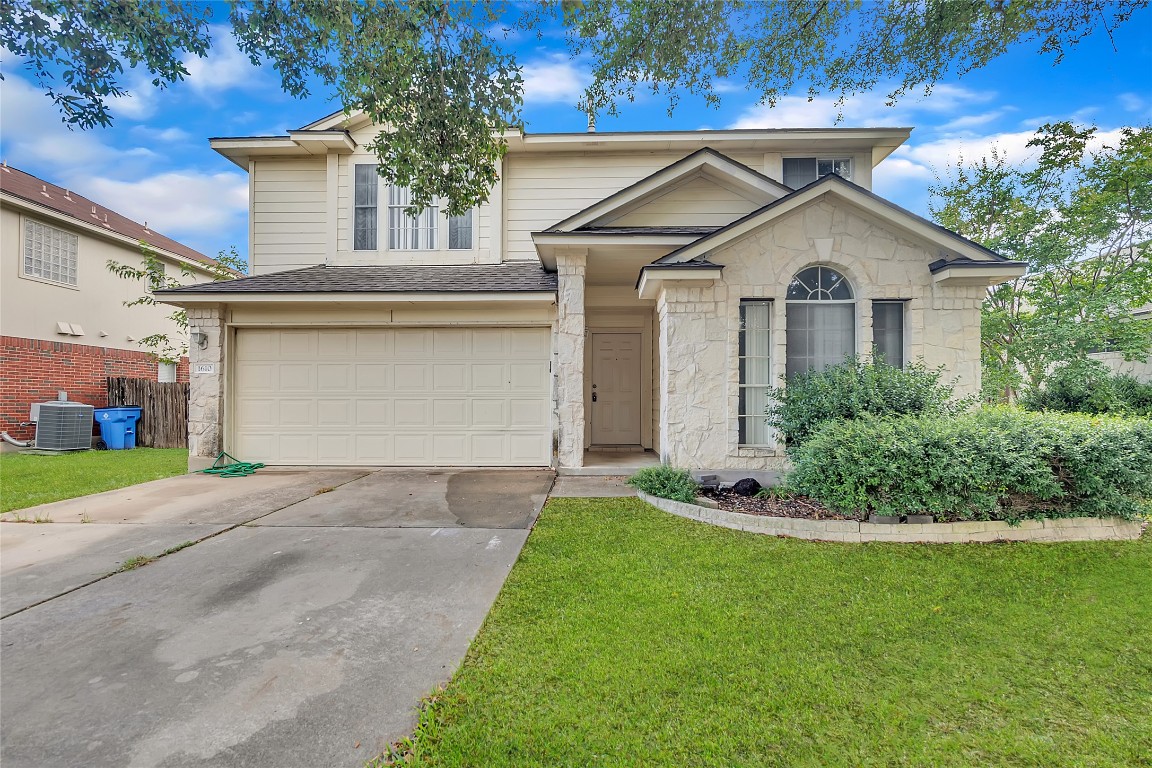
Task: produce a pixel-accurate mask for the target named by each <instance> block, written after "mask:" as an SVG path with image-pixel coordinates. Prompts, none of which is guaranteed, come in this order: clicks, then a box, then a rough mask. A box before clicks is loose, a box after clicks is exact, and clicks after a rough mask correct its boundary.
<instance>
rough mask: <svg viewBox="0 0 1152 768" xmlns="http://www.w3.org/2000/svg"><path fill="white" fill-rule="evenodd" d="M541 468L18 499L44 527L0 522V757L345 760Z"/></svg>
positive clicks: (445, 641)
mask: <svg viewBox="0 0 1152 768" xmlns="http://www.w3.org/2000/svg"><path fill="white" fill-rule="evenodd" d="M552 480H553V476H552V473H550V472H533V471H511V470H494V471H485V472H454V471H439V470H435V471H427V472H420V471H402V472H401V471H385V470H382V471H366V470H363V469H324V470H280V469H269V470H261V471H260V472H259V473H257V474H256V475H255V476H253V477H249V478H236V479H228V480H224V479H220V478H215V477H207V476H203V475H194V476H184V477H178V478H170V479H168V480H160V481H156V482H154V483H146V484H144V485H140V486H136V487H134V488H128V489H123V490H120V491H113V492H109V493H106V494H99V495H97V496H91V497H87V498H85V499H77V500H73V501H68V502H60V503H58V504H51V505H45V506H43V507H39V508H37V509H36V510H27V511H26V512H25V514H26V515H27V516H29V517H32V516H33V515H34V514H35V515H36V516H40V517H44V516H47V517H50V518H51V519H52V520H53V521H54V522H52V523H51V524H39V525H36V524H28V523H3V524H0V532H2V534H3V535H2V536H0V548H2V558H0V610H2V612H3V614H5V618H4V619H3V622H2V625H0V630H2V637H3V640H2V643H3V649H2V653H3V664H2V666H0V685H2V687H3V691H4V695H3V698H2V699H0V762H2V764H3V765H4V766H5V768H23V767H24V766H28V767H29V768H31V767H36V768H39V767H40V766H45V765H77V764H82V765H85V766H91V767H92V768H98V767H100V766H129V767H130V768H146V767H148V766H164V767H165V768H171V767H172V766H266V765H267V766H272V765H275V766H278V767H280V766H284V767H286V768H291V767H292V766H310V767H311V766H361V765H363V763H364V761H365V760H367V759H369V758H371V757H373V756H374V755H376V754H378V753H379V752H381V751H382V750H383V749H384V747H385V746H386V745H387V744H388V743H389V742H390V741H393V740H395V739H398V738H400V737H401V736H404V735H406V734H408V733H409V732H410V731H411V728H412V725H413V724H414V720H415V718H414V709H415V706H416V704H417V702H418V701H419V699H420V697H421V696H423V695H424V694H425V693H427V692H429V691H430V690H432V689H434V688H435V686H436V685H438V684H439V683H442V682H444V681H446V680H447V679H448V678H449V677H450V676H451V675H452V673H453V672H454V671H455V669H456V667H457V666H458V665H459V663H460V661H461V660H462V659H463V656H464V653H465V651H466V650H467V647H468V644H469V642H470V641H471V639H472V637H473V636H474V635H475V633H476V631H477V630H478V629H479V627H480V624H481V622H482V621H483V619H484V616H485V615H486V614H487V612H488V609H489V607H490V605H491V603H492V601H493V600H494V599H495V597H496V594H497V593H498V592H499V590H500V587H501V585H502V584H503V581H504V578H505V577H506V575H507V573H508V570H509V569H510V568H511V567H512V564H513V563H514V562H515V559H516V556H517V555H518V553H519V551H520V548H521V546H522V545H523V543H524V541H525V539H526V538H527V535H528V529H529V528H530V526H531V524H532V523H533V522H534V520H535V517H536V515H537V514H538V513H539V510H540V507H541V506H542V505H543V502H544V499H545V498H546V496H547V492H548V490H549V488H550V487H551V484H552ZM80 519H88V520H91V521H92V522H90V523H81V522H70V521H73V520H75V521H78V520H80ZM189 541H191V542H198V543H194V544H192V545H191V546H187V547H185V548H183V549H180V550H179V551H176V552H174V553H173V554H169V555H167V556H164V557H162V558H160V559H158V560H156V561H155V562H152V563H150V564H148V565H145V566H143V567H140V568H138V569H135V570H131V571H126V572H121V573H115V574H114V575H111V576H106V577H105V574H108V573H109V572H110V571H114V570H115V569H116V568H118V567H119V565H120V563H122V562H123V561H124V560H126V559H128V558H130V557H135V556H138V555H158V554H160V553H162V552H163V551H164V550H165V549H168V548H169V547H175V546H177V545H179V544H183V543H185V542H189Z"/></svg>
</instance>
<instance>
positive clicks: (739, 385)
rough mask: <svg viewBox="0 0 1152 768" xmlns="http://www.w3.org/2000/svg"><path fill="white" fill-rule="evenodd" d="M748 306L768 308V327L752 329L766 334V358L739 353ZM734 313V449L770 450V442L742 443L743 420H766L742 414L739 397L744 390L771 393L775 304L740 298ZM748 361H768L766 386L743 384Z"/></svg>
mask: <svg viewBox="0 0 1152 768" xmlns="http://www.w3.org/2000/svg"><path fill="white" fill-rule="evenodd" d="M748 305H766V306H767V308H768V325H767V327H765V328H757V329H753V330H760V331H764V332H765V333H767V334H768V356H767V357H764V356H763V355H744V354H741V353H740V351H741V349H740V348H741V343H740V342H741V338H740V337H742V336H743V335H744V333H745V331H746V330H747V329H745V327H744V318H743V309H744V307H745V306H748ZM736 311H737V312H738V313H739V314H738V315H737V317H738V320H739V330H738V331H737V333H738V334H739V336H738V338H737V340H736V372H737V374H736V447H737V448H738V449H741V448H749V449H772V448H774V447H775V445H774V444H773V443H772V442H765V443H746V442H743V440H742V439H741V438H742V437H743V436H744V433H745V427H744V420H745V419H747V418H751V417H753V416H756V415H763V416H764V417H765V418H767V414H750V413H744V412H743V411H744V409H743V408H741V406H740V403H741V401H742V400H743V399H744V398H742V397H741V395H743V393H744V391H745V390H751V389H756V390H764V391H766V392H767V391H771V389H772V364H773V362H774V359H773V356H772V352H773V348H774V346H775V336H774V330H775V329H774V318H775V312H776V302H775V300H774V299H771V298H765V297H746V298H741V299H740V301H739V303H738V304H737V309H736ZM748 359H753V360H767V361H768V372H769V373H768V383H767V384H745V383H744V376H743V366H742V363H743V361H745V360H748Z"/></svg>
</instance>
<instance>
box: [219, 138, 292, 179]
mask: <svg viewBox="0 0 1152 768" xmlns="http://www.w3.org/2000/svg"><path fill="white" fill-rule="evenodd" d="M208 146H210V147H211V148H212V149H213V150H215V151H216V152H217V153H218V154H220V155H223V156H224V157H226V158H228V159H229V160H231V161H232V162H233V163H234V164H236V165H238V166H240V167H241V168H243V169H244V170H245V171H247V170H248V158H250V157H252V156H253V155H260V156H267V155H272V156H276V155H307V154H308V150H306V149H304V148H303V147H301V146H300V145H299V144H297V143H296V142H294V141H292V139H291V138H289V137H288V136H252V137H237V138H216V139H209V140H208Z"/></svg>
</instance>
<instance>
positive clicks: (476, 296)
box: [156, 291, 556, 307]
mask: <svg viewBox="0 0 1152 768" xmlns="http://www.w3.org/2000/svg"><path fill="white" fill-rule="evenodd" d="M156 300H157V301H158V302H160V303H162V304H171V305H173V306H176V307H193V306H201V305H204V304H426V303H431V302H439V303H442V304H444V303H449V304H466V303H469V302H473V303H484V304H489V303H494V302H502V303H514V304H531V303H536V304H554V303H556V292H555V291H501V292H491V293H484V292H480V291H476V292H473V293H263V292H261V293H257V292H254V291H253V292H249V291H237V292H236V293H227V292H224V291H216V292H212V293H196V292H194V291H185V292H181V293H180V294H178V295H164V294H159V295H157V296H156Z"/></svg>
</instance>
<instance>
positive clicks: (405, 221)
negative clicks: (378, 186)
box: [388, 184, 440, 251]
mask: <svg viewBox="0 0 1152 768" xmlns="http://www.w3.org/2000/svg"><path fill="white" fill-rule="evenodd" d="M410 205H412V192H411V191H410V190H409V189H408V188H407V187H398V186H396V185H395V184H393V185H392V186H390V187H388V247H389V248H391V249H393V250H401V251H434V250H436V247H437V246H436V229H437V226H436V225H437V224H438V223H439V222H438V219H439V217H440V208H439V207H438V206H435V205H430V206H428V207H427V208H425V209H423V210H421V211H420V212H419V213H417V214H416V215H415V216H413V215H411V214H409V213H408V211H407V209H408V207H409V206H410Z"/></svg>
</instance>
